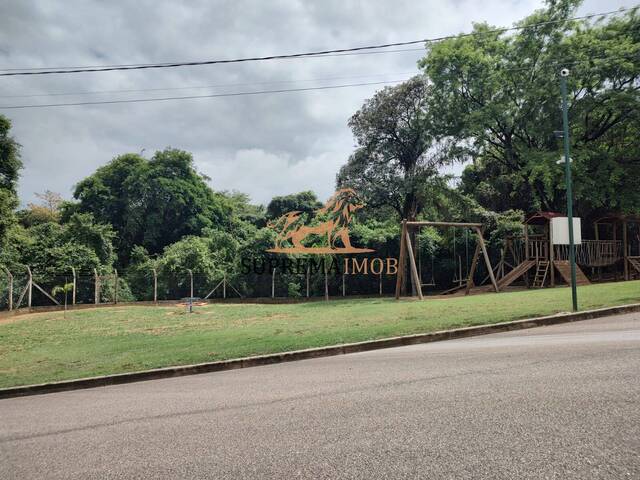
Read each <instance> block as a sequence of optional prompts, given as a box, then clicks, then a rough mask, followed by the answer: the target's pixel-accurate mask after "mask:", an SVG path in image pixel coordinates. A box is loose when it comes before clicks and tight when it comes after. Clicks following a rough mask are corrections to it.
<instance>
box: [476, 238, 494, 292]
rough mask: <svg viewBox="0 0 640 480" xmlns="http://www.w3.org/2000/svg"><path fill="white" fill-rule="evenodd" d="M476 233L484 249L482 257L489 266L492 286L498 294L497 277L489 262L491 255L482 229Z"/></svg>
mask: <svg viewBox="0 0 640 480" xmlns="http://www.w3.org/2000/svg"><path fill="white" fill-rule="evenodd" d="M475 230H476V233H477V235H478V243H479V244H480V248H481V249H482V255H483V256H484V263H485V264H486V266H487V270H488V271H489V277H491V284H492V285H493V289H494V290H495V291H496V293H497V292H499V291H500V289H499V288H498V283H497V282H496V277H495V276H494V275H493V267H492V266H491V260H489V254H488V253H487V247H486V246H485V244H484V238H483V237H482V229H480V228H476V229H475Z"/></svg>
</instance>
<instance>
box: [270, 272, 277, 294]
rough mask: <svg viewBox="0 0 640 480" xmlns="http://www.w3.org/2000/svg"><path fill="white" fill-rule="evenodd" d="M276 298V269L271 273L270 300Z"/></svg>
mask: <svg viewBox="0 0 640 480" xmlns="http://www.w3.org/2000/svg"><path fill="white" fill-rule="evenodd" d="M275 296H276V268H275V267H274V268H273V272H271V298H275Z"/></svg>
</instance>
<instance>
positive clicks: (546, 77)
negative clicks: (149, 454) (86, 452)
mask: <svg viewBox="0 0 640 480" xmlns="http://www.w3.org/2000/svg"><path fill="white" fill-rule="evenodd" d="M578 5H579V1H578V0H558V1H555V0H553V1H552V0H549V1H548V3H547V4H546V6H545V8H543V9H541V10H538V11H536V12H534V13H533V14H532V15H530V16H529V17H527V18H525V19H523V20H522V21H521V22H519V23H518V26H519V27H523V28H521V29H517V30H513V31H504V30H501V29H498V28H496V27H494V26H491V25H488V24H484V23H483V24H477V25H475V27H474V35H460V36H458V37H456V38H452V39H448V40H444V41H440V42H435V43H429V44H428V45H427V46H426V53H425V56H424V58H423V59H422V60H421V61H420V62H419V67H420V68H421V74H420V75H417V76H415V77H413V78H411V79H410V80H408V81H406V82H404V83H402V84H399V85H397V86H393V87H387V88H384V89H382V90H380V91H379V92H378V93H376V94H375V95H374V96H373V97H372V98H370V99H368V100H366V101H365V102H364V104H363V105H362V107H361V108H360V109H359V110H358V111H357V112H356V113H355V114H354V115H353V116H352V117H351V119H350V120H349V127H350V128H351V129H352V131H353V136H354V138H355V142H356V146H355V150H354V152H353V154H352V155H351V156H350V157H349V158H348V160H347V161H346V163H345V165H344V166H343V167H342V168H341V170H340V172H339V174H338V176H337V179H336V187H337V188H343V187H352V188H354V189H355V190H356V191H357V192H358V194H359V195H360V196H361V197H362V199H363V200H364V202H365V203H366V208H364V209H362V210H360V211H358V214H357V216H356V218H355V220H354V221H353V223H352V224H351V228H350V235H351V240H352V242H353V243H354V244H356V245H362V246H364V245H366V246H368V247H370V248H373V249H375V251H376V253H375V255H377V256H380V257H387V256H388V257H394V256H397V254H398V235H399V222H400V220H401V219H403V218H404V219H409V220H412V219H421V218H424V219H430V220H451V221H481V222H483V223H484V225H485V226H486V228H487V233H486V236H487V239H488V242H489V246H490V250H491V252H492V254H493V255H494V258H495V257H496V256H497V255H498V254H499V249H500V247H501V246H502V241H503V239H504V238H505V237H506V236H507V235H517V234H519V232H520V230H521V221H522V217H523V214H524V213H526V212H532V211H536V210H556V211H561V212H562V211H564V208H565V205H566V198H565V190H564V174H563V170H562V169H563V167H562V166H561V165H559V164H558V160H559V158H560V155H561V141H562V139H561V138H560V137H559V135H558V131H559V130H561V128H562V118H561V111H560V104H561V99H560V88H559V75H558V73H559V71H560V69H561V68H563V67H567V68H570V70H571V74H570V76H569V77H568V89H569V92H570V98H569V119H570V132H571V135H570V141H571V148H572V155H571V157H572V162H573V172H574V185H575V187H574V192H575V197H576V199H575V200H576V210H577V213H578V214H579V215H580V216H582V217H584V218H586V219H589V218H591V217H594V216H597V215H600V214H601V213H603V212H609V211H617V212H627V213H638V212H639V211H640V188H638V185H640V142H638V135H639V134H640V131H639V130H640V113H639V112H640V108H639V107H640V22H639V21H638V15H637V13H636V11H635V10H633V11H630V12H628V13H625V14H620V15H614V16H609V17H607V18H606V19H601V20H598V21H594V20H571V17H572V16H574V14H575V11H576V8H577V6H578ZM10 126H11V124H10V122H9V120H8V119H6V118H5V117H2V116H0V265H2V266H6V267H8V268H9V269H11V270H12V271H13V272H18V273H20V272H23V273H24V272H25V271H26V267H27V265H28V266H30V267H31V268H32V270H33V271H34V275H36V277H37V278H38V279H39V280H42V281H44V280H45V279H46V278H50V277H53V276H56V275H58V276H59V275H68V273H69V272H70V268H71V267H72V266H73V267H74V268H76V269H78V270H80V271H83V272H89V273H90V272H93V271H94V269H95V272H98V273H100V274H101V275H107V274H112V273H115V271H116V270H118V271H119V272H120V275H121V278H122V279H123V283H122V284H121V285H122V286H121V288H122V290H121V295H123V296H127V295H129V296H130V298H137V299H147V300H148V299H151V298H152V292H153V282H152V279H153V274H154V272H155V273H156V274H157V279H158V285H157V287H158V292H159V295H160V296H161V297H164V298H179V297H181V296H184V295H186V294H187V293H189V291H190V280H191V277H190V275H188V272H189V271H191V272H193V275H194V277H195V278H196V283H197V285H198V286H197V288H196V292H195V293H196V294H197V295H198V296H204V295H205V294H206V293H208V292H210V291H211V289H213V287H214V286H216V285H219V284H220V281H221V280H223V279H226V280H228V281H229V283H230V284H231V285H233V286H234V288H237V290H239V291H240V292H241V293H243V294H245V295H256V296H257V295H260V296H264V295H270V294H271V274H272V272H273V269H274V268H275V267H274V265H275V264H271V263H269V262H270V261H272V260H274V259H275V257H272V256H269V254H267V253H265V250H267V249H268V248H270V247H272V246H273V239H274V235H275V232H274V231H273V229H271V228H269V226H268V225H271V226H273V225H274V224H277V219H278V218H280V217H281V216H282V215H285V214H286V213H287V212H291V211H297V212H301V213H302V216H303V218H305V219H306V220H307V221H310V222H316V224H317V222H318V221H319V220H318V219H317V218H316V219H314V218H313V217H314V212H316V211H317V210H318V209H319V208H320V207H321V206H322V203H321V202H320V201H319V199H318V198H317V197H316V195H315V194H314V193H313V192H311V191H303V192H299V193H292V194H288V195H284V196H277V197H274V198H273V199H272V200H271V201H270V202H269V203H268V204H267V205H266V206H263V205H254V204H252V203H251V202H250V197H249V196H248V195H247V194H245V193H240V192H227V191H214V190H213V189H212V188H211V187H210V186H209V183H208V182H209V180H210V179H209V178H207V177H206V176H204V175H201V174H199V173H198V172H197V171H196V169H195V167H194V161H193V158H192V156H191V154H190V153H188V152H185V151H182V150H178V149H172V148H168V149H166V150H163V151H159V152H156V153H155V154H154V155H153V156H152V158H150V159H147V158H144V157H142V156H141V155H138V154H131V153H127V154H123V155H119V156H116V157H115V158H114V159H113V160H112V161H111V162H109V163H108V164H106V165H104V166H102V167H100V168H99V169H98V170H97V171H96V172H95V173H93V174H92V175H90V176H89V177H87V178H85V179H84V180H82V181H80V182H79V183H78V184H77V185H76V186H75V190H74V192H73V197H74V200H73V201H69V202H64V201H62V198H61V197H60V195H58V194H56V193H54V192H50V191H45V192H44V193H42V194H39V195H38V197H39V199H40V202H39V203H36V204H29V205H28V206H27V207H26V208H24V209H22V210H18V211H16V208H17V205H18V201H17V195H16V185H17V181H18V176H19V171H20V168H21V162H20V155H19V145H18V143H17V142H16V141H15V140H14V139H13V138H12V136H11V134H10ZM456 164H457V165H461V164H462V165H464V169H463V172H462V175H461V178H459V179H458V180H457V181H456V180H455V179H454V178H453V177H452V176H451V175H450V174H444V173H443V167H445V166H450V165H456ZM214 181H215V179H214ZM317 241H320V240H319V239H318V238H316V242H317ZM414 242H415V246H416V254H417V255H418V257H419V259H420V261H421V266H423V267H424V268H425V269H427V270H429V272H431V271H432V270H435V271H436V274H435V275H434V277H435V280H436V282H437V283H438V285H444V286H447V285H450V284H451V280H452V278H453V277H454V274H455V272H459V271H460V270H461V269H462V266H463V265H464V266H465V270H466V268H467V266H468V261H469V255H470V253H469V252H470V251H473V249H474V248H475V244H474V243H473V239H470V238H469V235H465V234H464V233H461V232H459V231H458V232H455V231H453V230H448V231H439V230H435V229H425V230H423V231H422V233H421V234H420V235H418V236H417V237H415V238H414ZM280 258H282V257H280ZM243 259H250V260H253V259H261V260H262V261H264V262H266V263H265V267H264V273H262V274H261V273H259V272H258V273H256V272H250V273H248V274H247V273H246V272H244V273H242V260H243ZM291 260H295V259H294V258H291ZM326 260H327V261H328V262H330V261H331V260H332V259H331V258H330V257H327V259H326ZM480 274H482V275H484V273H483V272H480ZM427 275H429V276H430V274H427ZM274 278H275V277H274ZM1 281H3V280H0V282H1ZM377 281H378V280H376V279H373V281H372V280H371V279H351V280H350V284H349V290H350V292H355V293H373V292H375V291H377V288H378V284H377V283H376V282H377ZM367 282H369V283H367ZM372 282H373V283H372ZM58 284H60V285H64V284H66V283H65V281H64V279H63V281H59V282H58ZM128 285H130V286H131V292H129V287H128ZM87 288H88V287H87ZM310 288H311V289H313V290H314V291H315V292H316V294H318V293H319V292H324V280H323V277H322V275H319V276H314V278H313V279H311V280H310ZM329 288H330V289H332V290H333V291H334V292H335V291H337V290H338V289H339V288H341V283H340V278H339V277H332V278H331V279H330V280H329ZM109 289H111V290H109ZM275 289H276V290H277V291H278V294H280V295H289V296H300V295H302V294H304V291H305V289H306V284H305V275H304V274H302V275H301V274H300V273H298V272H291V271H286V269H285V270H284V271H279V272H278V276H277V282H276V284H275ZM0 291H4V290H3V289H1V288H0ZM109 291H110V292H111V293H108V292H109ZM105 292H107V293H108V294H112V293H113V285H111V286H110V285H109V284H108V281H107V280H105ZM107 293H103V295H106V294H107ZM1 295H2V294H0V296H1ZM121 298H122V297H121Z"/></svg>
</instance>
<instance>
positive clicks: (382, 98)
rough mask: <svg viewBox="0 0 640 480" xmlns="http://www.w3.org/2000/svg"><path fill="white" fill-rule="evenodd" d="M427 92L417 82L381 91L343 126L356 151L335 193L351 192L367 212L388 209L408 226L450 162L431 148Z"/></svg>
mask: <svg viewBox="0 0 640 480" xmlns="http://www.w3.org/2000/svg"><path fill="white" fill-rule="evenodd" d="M430 92H431V88H430V87H429V85H428V84H427V81H426V79H425V78H424V77H423V76H416V77H413V78H412V79H410V80H408V81H407V82H404V83H402V84H400V85H398V86H395V87H386V88H384V89H383V90H381V91H379V92H378V93H376V94H375V95H374V97H373V98H371V99H369V100H367V101H366V102H365V103H364V105H363V106H362V108H361V109H360V110H359V111H358V112H357V113H356V114H355V115H353V117H351V119H350V120H349V126H350V127H351V129H352V131H353V135H354V137H355V139H356V142H357V145H358V148H357V150H356V151H355V152H354V153H353V155H351V157H350V158H349V161H348V162H347V164H346V165H345V166H344V167H342V169H341V170H340V172H339V174H338V177H337V184H338V187H347V186H349V187H352V188H354V189H355V190H356V191H357V192H358V193H359V194H360V195H362V196H363V197H364V198H366V200H367V203H368V205H369V207H373V208H377V207H381V206H389V207H391V208H393V209H394V210H395V211H396V212H397V214H398V216H399V217H400V218H406V219H408V220H414V219H415V218H416V217H417V215H418V214H419V213H420V211H421V210H422V208H423V206H424V203H425V200H426V197H427V196H428V191H426V189H425V186H426V184H427V181H428V180H429V179H430V178H433V177H435V176H437V175H438V168H439V167H440V166H441V165H443V164H444V163H446V162H448V161H450V160H448V159H447V158H446V157H444V156H443V155H442V154H441V153H442V151H441V148H439V147H438V146H436V142H435V138H434V135H433V130H432V119H431V115H430V112H429V110H428V104H427V102H428V100H429V96H430V95H431V93H430Z"/></svg>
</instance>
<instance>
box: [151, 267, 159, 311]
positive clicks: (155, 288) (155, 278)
mask: <svg viewBox="0 0 640 480" xmlns="http://www.w3.org/2000/svg"><path fill="white" fill-rule="evenodd" d="M151 270H152V271H153V303H155V304H157V303H158V271H157V270H156V269H155V267H154V268H152V269H151Z"/></svg>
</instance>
